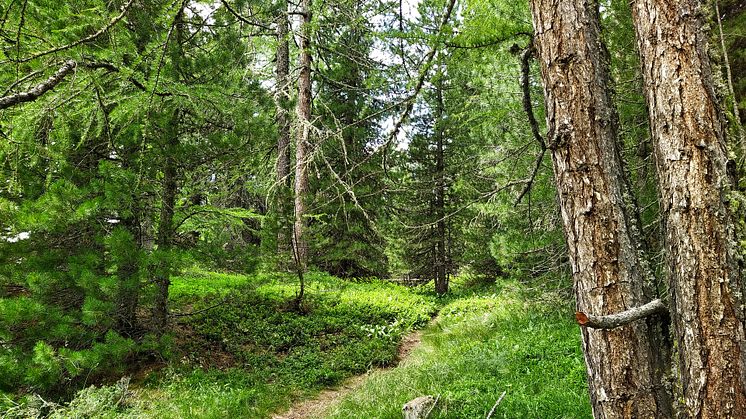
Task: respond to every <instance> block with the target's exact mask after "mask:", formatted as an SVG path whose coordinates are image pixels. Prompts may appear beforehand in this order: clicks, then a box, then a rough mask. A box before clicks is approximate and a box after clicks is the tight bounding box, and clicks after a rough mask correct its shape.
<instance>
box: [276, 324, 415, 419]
mask: <svg viewBox="0 0 746 419" xmlns="http://www.w3.org/2000/svg"><path fill="white" fill-rule="evenodd" d="M421 343H422V331H421V330H415V331H413V332H410V333H409V334H408V335H406V336H404V338H403V339H402V341H401V343H400V344H399V356H398V358H399V362H402V361H404V360H405V359H406V358H407V357H408V356H409V354H410V353H412V351H413V350H414V349H415V348H417V347H418V346H419V345H420V344H421ZM384 369H387V368H377V369H375V370H371V371H368V372H366V373H365V374H361V375H356V376H354V377H350V378H348V379H346V380H345V381H344V382H343V383H342V384H341V385H340V386H339V387H336V388H330V389H327V390H323V391H322V392H321V393H319V395H318V396H316V397H314V398H313V399H309V400H303V401H301V402H300V403H296V404H295V405H293V406H292V407H291V408H290V410H288V411H287V412H284V413H281V414H275V415H273V416H272V419H315V418H321V417H323V415H324V413H325V412H327V411H329V410H330V409H331V407H332V406H334V405H335V404H336V403H339V402H340V401H341V400H342V399H344V398H345V397H346V396H347V395H348V394H351V393H353V392H354V391H356V390H357V389H359V388H360V387H362V385H363V384H364V383H365V381H366V380H367V379H368V377H370V374H371V373H373V372H376V371H381V370H384Z"/></svg>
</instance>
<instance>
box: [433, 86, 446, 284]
mask: <svg viewBox="0 0 746 419" xmlns="http://www.w3.org/2000/svg"><path fill="white" fill-rule="evenodd" d="M440 77H442V75H441V76H440ZM435 96H436V101H437V102H436V104H435V139H436V144H435V146H436V149H435V177H436V178H435V182H436V184H435V217H436V235H437V237H436V239H435V292H437V293H438V294H441V295H442V294H445V293H447V292H448V277H447V276H446V275H447V272H446V264H447V261H446V220H445V217H446V213H445V190H446V185H445V159H444V157H445V156H444V151H443V135H444V132H443V131H444V129H443V83H442V80H440V79H439V80H438V81H437V82H436V92H435Z"/></svg>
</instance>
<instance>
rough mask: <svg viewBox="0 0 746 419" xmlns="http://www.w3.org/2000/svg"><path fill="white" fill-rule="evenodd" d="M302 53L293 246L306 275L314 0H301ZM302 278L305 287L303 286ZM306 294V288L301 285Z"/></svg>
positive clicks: (299, 80)
mask: <svg viewBox="0 0 746 419" xmlns="http://www.w3.org/2000/svg"><path fill="white" fill-rule="evenodd" d="M300 20H301V22H300V31H301V41H300V57H299V67H300V74H299V76H298V105H297V110H296V111H297V114H298V115H297V116H298V119H297V122H298V127H297V129H296V139H295V141H296V144H295V225H294V228H293V248H294V253H295V263H296V267H297V270H298V272H299V274H301V275H302V273H303V272H305V270H306V266H307V263H308V244H307V243H306V238H305V230H306V199H307V196H306V195H307V194H308V163H309V159H310V153H309V151H310V143H309V135H310V130H311V33H310V32H311V28H310V24H311V0H302V1H301V3H300ZM302 282H303V281H301V287H303V283H302ZM301 297H302V288H301Z"/></svg>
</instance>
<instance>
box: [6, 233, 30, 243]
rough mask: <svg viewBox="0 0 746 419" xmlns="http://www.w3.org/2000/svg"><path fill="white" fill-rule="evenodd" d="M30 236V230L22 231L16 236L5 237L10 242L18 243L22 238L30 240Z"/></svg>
mask: <svg viewBox="0 0 746 419" xmlns="http://www.w3.org/2000/svg"><path fill="white" fill-rule="evenodd" d="M29 237H31V233H29V232H28V231H22V232H20V233H18V234H16V235H15V236H11V237H5V241H6V242H8V243H18V242H19V241H21V240H28V238H29Z"/></svg>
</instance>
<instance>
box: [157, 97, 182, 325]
mask: <svg viewBox="0 0 746 419" xmlns="http://www.w3.org/2000/svg"><path fill="white" fill-rule="evenodd" d="M179 118H180V113H179V111H178V110H175V111H174V114H173V116H172V120H171V123H170V127H169V132H167V133H166V135H168V141H167V143H166V145H165V147H164V152H165V162H164V166H163V184H162V185H163V186H162V188H163V189H162V196H161V212H160V219H159V222H158V235H157V237H156V244H157V245H158V250H159V251H160V252H161V253H162V256H161V257H162V258H163V259H162V260H161V262H160V264H159V266H158V269H157V272H156V275H155V284H156V287H157V289H156V297H155V304H154V305H153V321H154V326H155V329H156V330H158V331H163V330H165V329H166V326H167V325H168V287H169V285H170V284H171V279H170V278H171V263H170V260H169V258H170V255H168V251H169V250H171V246H172V244H173V237H174V225H173V219H174V207H175V206H176V193H177V188H178V185H177V178H176V176H177V173H176V155H177V150H176V148H177V147H178V146H179V137H178V126H179Z"/></svg>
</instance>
